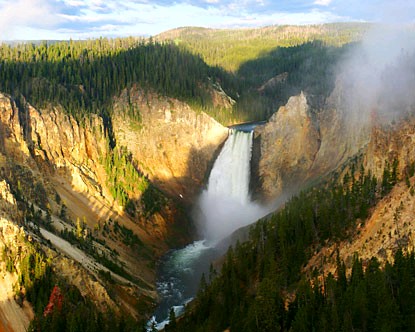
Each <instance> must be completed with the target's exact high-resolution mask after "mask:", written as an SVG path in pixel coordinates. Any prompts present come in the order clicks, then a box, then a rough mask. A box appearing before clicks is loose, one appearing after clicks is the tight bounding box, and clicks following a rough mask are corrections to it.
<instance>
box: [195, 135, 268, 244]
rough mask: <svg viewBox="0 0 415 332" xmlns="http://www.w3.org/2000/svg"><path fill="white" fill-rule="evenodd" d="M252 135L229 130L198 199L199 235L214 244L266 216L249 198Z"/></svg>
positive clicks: (261, 208) (264, 211)
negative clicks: (206, 184) (205, 186)
mask: <svg viewBox="0 0 415 332" xmlns="http://www.w3.org/2000/svg"><path fill="white" fill-rule="evenodd" d="M252 138H253V132H252V131H251V132H243V131H238V130H233V129H231V130H230V134H229V137H228V139H227V141H226V142H225V145H224V146H223V148H222V151H221V152H220V154H219V156H218V158H217V159H216V161H215V163H214V165H213V168H212V171H211V173H210V177H209V182H208V186H207V189H206V190H204V191H203V193H202V195H201V196H200V198H199V211H198V216H197V218H196V219H197V221H198V227H199V231H200V234H201V235H202V236H203V237H204V238H206V239H207V240H209V241H212V242H217V241H219V240H221V239H223V238H224V237H226V236H228V235H230V234H231V233H232V232H233V231H235V230H236V229H238V228H240V227H243V226H246V225H248V224H250V223H252V222H254V221H256V220H258V219H259V218H260V217H262V216H264V215H265V214H266V210H265V209H264V208H263V207H261V206H259V205H258V204H255V203H253V202H251V200H250V195H249V180H250V169H251V165H250V161H251V154H252Z"/></svg>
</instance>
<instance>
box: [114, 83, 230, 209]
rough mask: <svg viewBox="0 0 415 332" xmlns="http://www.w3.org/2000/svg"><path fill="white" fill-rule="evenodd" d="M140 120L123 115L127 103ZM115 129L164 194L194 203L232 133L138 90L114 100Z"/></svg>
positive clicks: (179, 105) (179, 104)
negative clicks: (220, 150)
mask: <svg viewBox="0 0 415 332" xmlns="http://www.w3.org/2000/svg"><path fill="white" fill-rule="evenodd" d="M127 99H129V103H130V104H131V105H132V107H133V108H134V111H135V112H136V114H138V113H137V112H139V118H140V119H139V120H133V119H132V118H130V117H129V116H125V110H123V109H122V107H123V106H122V105H126V103H127V102H126V100H127ZM114 108H115V115H114V118H113V127H114V133H115V139H116V141H117V144H118V145H119V146H125V147H127V148H128V150H129V151H131V153H132V155H133V157H134V159H135V160H136V161H137V162H138V164H139V167H140V169H141V170H142V171H143V172H144V173H145V175H147V176H148V177H149V178H150V179H151V180H153V181H154V182H155V183H157V184H158V185H159V186H160V187H161V188H162V189H163V190H165V191H166V192H168V193H170V194H172V195H174V196H176V197H181V198H182V199H184V201H185V202H192V200H193V199H194V198H195V196H196V194H197V192H198V191H199V190H200V188H201V186H202V185H203V183H204V179H205V176H206V174H207V173H208V170H209V167H210V165H211V163H212V162H213V160H214V159H215V158H214V157H215V154H216V153H217V152H218V149H219V148H220V146H221V144H222V143H223V142H224V141H225V140H226V138H227V135H228V129H227V128H226V127H223V126H222V125H220V124H219V123H218V122H216V121H215V120H213V119H212V118H211V117H209V116H208V115H206V114H205V113H203V112H201V113H196V112H194V111H193V110H192V109H191V108H190V107H189V106H188V105H187V104H185V103H183V102H180V101H177V100H175V99H171V98H167V97H162V96H158V95H156V94H153V93H151V92H144V91H143V90H141V89H138V88H135V89H132V90H131V91H124V92H123V94H122V95H121V96H120V98H118V99H117V100H116V102H115V107H114Z"/></svg>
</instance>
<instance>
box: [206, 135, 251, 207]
mask: <svg viewBox="0 0 415 332" xmlns="http://www.w3.org/2000/svg"><path fill="white" fill-rule="evenodd" d="M252 136H253V132H252V131H251V132H249V133H245V132H243V131H238V130H235V129H230V134H229V137H228V139H227V141H226V142H225V145H224V146H223V148H222V151H221V152H220V154H219V156H218V158H217V159H216V161H215V164H214V165H213V168H212V171H211V172H210V176H209V182H208V186H207V195H209V196H216V197H231V198H233V199H235V200H237V201H238V202H240V203H241V204H244V203H247V202H249V179H250V168H251V167H250V162H251V151H252Z"/></svg>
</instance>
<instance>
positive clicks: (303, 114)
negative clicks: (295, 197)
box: [255, 94, 320, 199]
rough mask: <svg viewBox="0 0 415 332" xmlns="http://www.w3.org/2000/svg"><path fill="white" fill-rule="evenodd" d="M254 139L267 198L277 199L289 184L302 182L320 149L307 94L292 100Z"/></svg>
mask: <svg viewBox="0 0 415 332" xmlns="http://www.w3.org/2000/svg"><path fill="white" fill-rule="evenodd" d="M255 139H256V140H259V139H260V147H259V148H260V159H259V163H258V173H259V178H260V185H261V194H262V195H263V196H264V197H265V198H266V199H272V198H275V197H277V196H278V195H279V194H280V193H281V192H282V191H283V190H284V189H285V188H286V187H287V186H288V185H297V184H299V183H301V182H302V181H303V180H304V178H305V174H304V173H305V172H306V171H307V170H309V169H311V167H312V165H313V162H314V159H315V155H316V154H317V152H318V150H319V147H320V133H319V130H318V128H317V126H316V125H315V124H314V123H313V120H312V118H311V115H310V112H309V107H308V105H307V100H306V97H305V95H304V94H300V95H299V96H295V97H291V98H290V99H289V101H288V103H287V105H285V106H283V107H281V108H280V109H279V110H278V112H277V113H274V115H273V116H272V117H271V118H270V119H269V121H268V123H266V124H265V125H263V126H259V127H257V128H256V129H255Z"/></svg>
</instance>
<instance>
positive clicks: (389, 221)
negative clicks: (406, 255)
mask: <svg viewBox="0 0 415 332" xmlns="http://www.w3.org/2000/svg"><path fill="white" fill-rule="evenodd" d="M414 143H415V118H414V116H413V115H410V114H408V115H407V116H406V117H405V118H404V119H401V120H400V121H398V122H397V123H395V124H388V125H381V124H378V125H377V126H376V127H374V128H373V130H372V133H371V139H370V142H369V144H368V146H367V148H366V149H365V151H364V158H363V160H362V164H363V165H364V167H365V169H366V170H370V171H371V172H372V174H374V175H375V176H376V177H377V178H378V179H380V180H381V179H382V178H383V179H384V178H385V174H386V173H385V169H388V168H391V167H392V165H394V164H395V165H396V171H397V176H398V178H399V179H400V181H399V182H398V183H397V184H396V185H395V186H394V187H393V189H392V190H391V191H390V193H389V194H388V195H387V196H386V197H384V198H383V199H382V200H381V201H380V202H379V203H378V204H377V205H376V206H375V207H374V208H373V210H372V211H371V215H370V217H369V218H368V220H361V221H360V222H359V225H358V229H357V231H356V232H353V233H352V234H350V238H349V239H347V241H342V242H339V243H331V244H329V245H328V246H326V247H324V248H322V250H321V251H320V252H318V253H316V254H315V255H314V257H313V258H312V259H311V260H310V262H309V263H308V265H307V267H306V268H305V271H307V272H310V271H311V270H312V269H317V270H318V271H320V273H321V274H322V275H327V274H328V273H329V272H331V273H333V274H335V273H336V267H337V266H336V258H337V253H338V254H339V257H340V259H341V260H342V261H344V262H345V263H346V268H347V269H348V272H350V269H351V267H352V263H353V258H354V255H355V254H358V255H359V257H360V258H361V259H362V260H363V263H364V264H367V262H368V261H369V260H370V259H371V258H372V257H376V258H377V259H378V261H379V262H380V263H381V264H382V265H384V264H385V263H386V262H391V261H393V257H394V255H395V253H396V251H397V250H398V249H402V250H403V251H404V252H406V251H408V252H413V250H414V247H413V246H414V235H413V234H414V232H415V228H414V227H415V225H414V223H413V222H412V221H413V220H412V219H413V213H414V211H415V195H414V190H415V178H414V167H415V154H414V149H413V144H414ZM388 172H389V171H388ZM388 172H387V173H388ZM391 172H392V170H391ZM383 181H384V180H383Z"/></svg>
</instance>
